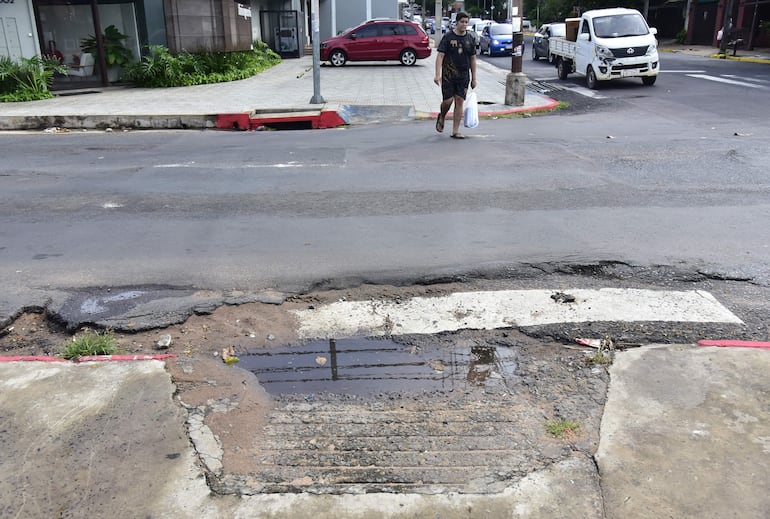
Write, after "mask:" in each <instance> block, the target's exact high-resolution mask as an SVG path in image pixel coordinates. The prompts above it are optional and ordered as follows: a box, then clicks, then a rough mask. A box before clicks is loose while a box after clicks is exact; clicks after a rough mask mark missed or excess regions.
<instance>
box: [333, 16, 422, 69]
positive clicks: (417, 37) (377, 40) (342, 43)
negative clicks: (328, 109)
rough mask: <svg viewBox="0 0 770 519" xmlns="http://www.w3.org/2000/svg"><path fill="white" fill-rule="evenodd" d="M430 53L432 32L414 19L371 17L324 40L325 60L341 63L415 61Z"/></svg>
mask: <svg viewBox="0 0 770 519" xmlns="http://www.w3.org/2000/svg"><path fill="white" fill-rule="evenodd" d="M428 56H430V45H429V43H428V35H427V34H425V31H423V30H422V28H421V27H420V26H419V25H417V24H416V23H412V22H404V21H401V20H369V21H368V22H365V23H362V24H361V25H359V26H358V27H354V28H353V29H350V30H349V31H346V32H345V33H343V34H341V35H339V36H335V37H334V38H329V39H328V40H324V41H322V42H321V61H328V62H329V63H331V64H332V65H334V66H335V67H341V66H342V65H344V64H345V63H346V62H348V61H386V60H392V59H394V60H395V59H397V60H399V61H400V62H401V63H402V64H403V65H414V64H415V63H416V62H417V60H418V59H423V58H427V57H428Z"/></svg>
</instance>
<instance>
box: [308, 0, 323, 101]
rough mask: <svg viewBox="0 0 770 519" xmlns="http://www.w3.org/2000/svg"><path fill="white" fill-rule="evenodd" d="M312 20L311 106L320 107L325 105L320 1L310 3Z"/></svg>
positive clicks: (314, 0) (312, 0)
mask: <svg viewBox="0 0 770 519" xmlns="http://www.w3.org/2000/svg"><path fill="white" fill-rule="evenodd" d="M310 18H311V20H312V25H313V28H312V30H313V97H312V98H311V99H310V104H313V105H320V104H323V103H325V101H324V98H323V97H321V42H320V36H319V29H318V0H311V2H310Z"/></svg>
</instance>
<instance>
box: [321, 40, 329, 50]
mask: <svg viewBox="0 0 770 519" xmlns="http://www.w3.org/2000/svg"><path fill="white" fill-rule="evenodd" d="M328 45H329V44H328V43H326V42H325V41H322V42H321V48H322V49H325V48H326V47H327V46H328Z"/></svg>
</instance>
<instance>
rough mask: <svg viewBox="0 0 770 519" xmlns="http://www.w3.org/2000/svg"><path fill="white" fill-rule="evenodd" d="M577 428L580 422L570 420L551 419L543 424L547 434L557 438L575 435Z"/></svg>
mask: <svg viewBox="0 0 770 519" xmlns="http://www.w3.org/2000/svg"><path fill="white" fill-rule="evenodd" d="M578 429H580V424H579V423H578V422H573V421H572V420H551V421H550V422H546V424H545V430H546V431H547V432H548V434H550V435H552V436H555V437H557V438H563V437H565V436H575V434H576V433H577V431H578Z"/></svg>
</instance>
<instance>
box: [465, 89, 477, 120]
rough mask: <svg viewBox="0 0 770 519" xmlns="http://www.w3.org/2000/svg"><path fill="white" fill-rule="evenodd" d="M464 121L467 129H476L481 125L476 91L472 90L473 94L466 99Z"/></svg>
mask: <svg viewBox="0 0 770 519" xmlns="http://www.w3.org/2000/svg"><path fill="white" fill-rule="evenodd" d="M463 121H464V124H465V127H466V128H475V127H476V126H478V125H479V102H478V99H477V98H476V91H475V90H471V93H470V94H468V95H467V96H466V97H465V113H464V114H463Z"/></svg>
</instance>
